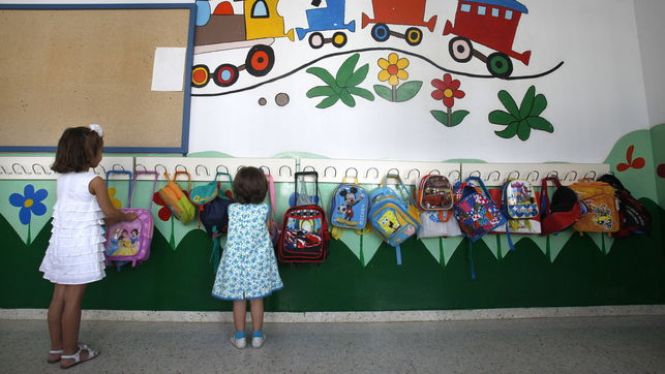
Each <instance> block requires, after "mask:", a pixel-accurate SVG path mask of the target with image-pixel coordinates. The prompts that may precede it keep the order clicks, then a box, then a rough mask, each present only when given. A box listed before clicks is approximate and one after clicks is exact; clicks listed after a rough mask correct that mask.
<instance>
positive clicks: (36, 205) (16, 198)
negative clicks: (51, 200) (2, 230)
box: [9, 184, 48, 225]
mask: <svg viewBox="0 0 665 374" xmlns="http://www.w3.org/2000/svg"><path fill="white" fill-rule="evenodd" d="M46 196H48V192H47V191H46V190H45V189H43V188H42V189H39V190H37V191H35V186H33V185H31V184H26V185H25V188H24V189H23V195H21V194H19V193H13V194H11V195H10V196H9V203H10V204H12V205H13V206H15V207H17V208H21V210H19V212H18V218H19V221H21V223H22V224H24V225H27V224H29V223H30V217H31V215H32V214H34V215H37V216H43V215H44V214H45V213H46V205H44V204H43V203H42V201H43V200H44V199H46Z"/></svg>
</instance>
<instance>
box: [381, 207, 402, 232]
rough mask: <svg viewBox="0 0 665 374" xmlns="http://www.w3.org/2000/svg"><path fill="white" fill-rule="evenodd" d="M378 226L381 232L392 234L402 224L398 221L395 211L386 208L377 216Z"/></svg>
mask: <svg viewBox="0 0 665 374" xmlns="http://www.w3.org/2000/svg"><path fill="white" fill-rule="evenodd" d="M379 226H381V229H382V230H383V232H385V233H386V234H388V235H392V234H394V233H396V232H397V230H399V228H400V227H402V225H401V224H400V223H399V220H398V219H397V216H396V215H395V212H393V211H392V210H386V211H385V212H384V213H383V215H382V216H381V217H379Z"/></svg>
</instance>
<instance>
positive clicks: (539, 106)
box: [531, 94, 547, 117]
mask: <svg viewBox="0 0 665 374" xmlns="http://www.w3.org/2000/svg"><path fill="white" fill-rule="evenodd" d="M545 108H547V98H546V97H545V95H543V94H538V95H536V97H535V98H534V100H533V108H532V109H531V115H532V116H534V117H538V116H540V114H541V113H543V111H544V110H545Z"/></svg>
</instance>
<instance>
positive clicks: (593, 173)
mask: <svg viewBox="0 0 665 374" xmlns="http://www.w3.org/2000/svg"><path fill="white" fill-rule="evenodd" d="M589 175H591V176H589ZM597 176H598V173H596V171H595V170H589V171H587V172H586V173H585V174H584V178H588V179H596V177H597Z"/></svg>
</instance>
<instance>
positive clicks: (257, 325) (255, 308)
mask: <svg viewBox="0 0 665 374" xmlns="http://www.w3.org/2000/svg"><path fill="white" fill-rule="evenodd" d="M249 304H250V310H251V314H252V329H253V330H254V331H259V330H261V329H263V299H254V300H251V301H250V302H249Z"/></svg>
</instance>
